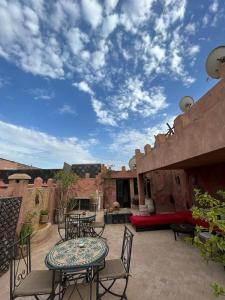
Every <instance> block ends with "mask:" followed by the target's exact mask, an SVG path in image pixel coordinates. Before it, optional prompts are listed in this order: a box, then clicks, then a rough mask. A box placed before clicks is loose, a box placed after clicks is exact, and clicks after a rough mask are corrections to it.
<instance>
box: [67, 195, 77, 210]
mask: <svg viewBox="0 0 225 300" xmlns="http://www.w3.org/2000/svg"><path fill="white" fill-rule="evenodd" d="M78 205H79V200H78V199H75V198H70V199H69V200H68V203H67V208H68V210H73V209H77V208H78Z"/></svg>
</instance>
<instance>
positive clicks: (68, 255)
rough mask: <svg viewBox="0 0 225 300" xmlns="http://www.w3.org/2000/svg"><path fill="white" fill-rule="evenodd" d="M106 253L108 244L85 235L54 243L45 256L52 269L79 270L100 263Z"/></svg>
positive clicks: (47, 264)
mask: <svg viewBox="0 0 225 300" xmlns="http://www.w3.org/2000/svg"><path fill="white" fill-rule="evenodd" d="M107 254H108V245H107V244H106V242H105V241H104V240H103V239H101V238H93V237H85V238H77V239H72V240H68V241H65V242H63V243H61V244H58V245H55V246H54V247H53V248H52V250H51V251H50V252H49V253H48V254H47V256H46V258H45V264H46V266H47V267H48V268H49V269H54V270H76V269H78V270H81V269H85V268H87V267H91V266H95V265H97V264H100V263H101V262H102V261H103V260H104V259H105V257H106V256H107Z"/></svg>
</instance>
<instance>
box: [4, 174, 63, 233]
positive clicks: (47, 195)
mask: <svg viewBox="0 0 225 300" xmlns="http://www.w3.org/2000/svg"><path fill="white" fill-rule="evenodd" d="M18 175H19V176H18V178H20V177H21V174H18ZM28 177H29V176H28ZM11 196H21V197H22V205H21V210H20V215H19V221H18V227H17V232H19V231H20V228H21V224H22V222H23V220H24V218H25V216H26V213H27V212H29V211H32V212H35V214H36V215H35V216H34V217H33V220H32V223H33V225H34V229H37V227H38V224H39V218H40V210H42V209H48V211H49V221H50V222H53V215H54V209H55V206H56V202H57V198H58V196H59V193H58V189H57V186H56V185H55V184H54V183H53V180H52V179H49V180H48V182H47V183H43V180H42V178H40V177H38V178H36V179H35V180H34V183H33V184H28V180H25V179H18V180H16V179H14V180H9V184H4V183H3V182H2V181H0V197H11Z"/></svg>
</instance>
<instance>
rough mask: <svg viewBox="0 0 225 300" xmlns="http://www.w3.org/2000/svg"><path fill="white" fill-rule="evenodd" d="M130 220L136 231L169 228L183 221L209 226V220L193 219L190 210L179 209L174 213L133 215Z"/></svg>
mask: <svg viewBox="0 0 225 300" xmlns="http://www.w3.org/2000/svg"><path fill="white" fill-rule="evenodd" d="M129 220H130V222H131V224H132V225H133V227H134V228H135V230H136V231H145V230H155V229H163V228H168V227H169V225H171V224H183V223H189V224H193V225H201V226H203V227H206V228H207V227H208V223H207V222H205V221H203V220H200V219H193V218H192V213H191V212H190V211H177V212H173V213H166V214H155V215H147V216H138V215H133V216H131V217H130V218H129Z"/></svg>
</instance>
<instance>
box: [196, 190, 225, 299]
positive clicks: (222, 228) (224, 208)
mask: <svg viewBox="0 0 225 300" xmlns="http://www.w3.org/2000/svg"><path fill="white" fill-rule="evenodd" d="M217 195H218V197H217V198H215V197H213V196H211V195H209V194H208V193H207V192H206V193H202V192H200V190H195V201H196V203H197V204H198V206H194V207H193V208H192V215H193V218H196V219H201V220H204V221H206V222H208V224H209V229H208V231H209V233H211V234H212V235H211V238H210V239H208V240H207V241H204V242H203V241H202V240H201V239H200V238H199V234H200V233H201V232H203V231H205V228H203V227H201V226H196V232H197V234H196V236H195V238H194V244H195V246H197V247H198V248H199V249H200V251H201V255H202V257H203V258H204V259H205V260H206V261H209V260H212V261H215V262H219V263H221V264H222V266H225V239H224V237H225V220H224V216H225V192H224V191H218V192H217ZM212 288H213V291H214V295H215V296H220V295H225V290H224V289H223V287H221V286H220V285H218V284H217V283H214V284H212Z"/></svg>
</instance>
